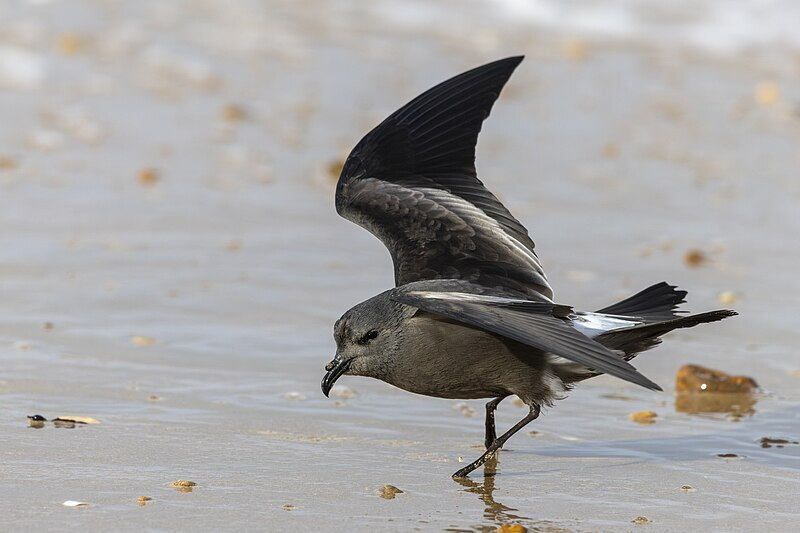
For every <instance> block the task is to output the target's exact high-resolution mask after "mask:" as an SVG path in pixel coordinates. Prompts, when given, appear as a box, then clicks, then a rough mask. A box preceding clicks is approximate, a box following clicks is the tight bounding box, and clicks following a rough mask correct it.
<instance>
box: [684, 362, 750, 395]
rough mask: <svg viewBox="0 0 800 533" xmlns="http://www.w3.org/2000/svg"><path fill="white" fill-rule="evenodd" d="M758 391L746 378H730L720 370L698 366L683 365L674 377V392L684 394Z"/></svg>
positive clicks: (748, 378)
mask: <svg viewBox="0 0 800 533" xmlns="http://www.w3.org/2000/svg"><path fill="white" fill-rule="evenodd" d="M757 389H758V384H757V383H756V381H755V380H754V379H753V378H751V377H748V376H731V375H729V374H726V373H725V372H722V371H721V370H714V369H712V368H707V367H704V366H700V365H683V366H682V367H681V368H680V369H679V370H678V373H677V375H676V376H675V390H676V391H677V392H679V393H680V392H686V393H693V394H698V393H708V392H727V393H739V394H741V393H751V392H755V391H756V390H757Z"/></svg>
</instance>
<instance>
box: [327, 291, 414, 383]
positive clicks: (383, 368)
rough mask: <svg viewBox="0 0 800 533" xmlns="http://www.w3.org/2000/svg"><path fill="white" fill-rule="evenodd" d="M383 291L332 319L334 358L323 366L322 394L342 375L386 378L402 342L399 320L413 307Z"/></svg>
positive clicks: (408, 315)
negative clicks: (334, 346)
mask: <svg viewBox="0 0 800 533" xmlns="http://www.w3.org/2000/svg"><path fill="white" fill-rule="evenodd" d="M389 292H390V291H386V292H384V293H381V294H379V295H377V296H374V297H372V298H370V299H369V300H366V301H364V302H361V303H360V304H358V305H356V306H355V307H353V308H352V309H350V310H349V311H347V312H346V313H345V314H344V315H342V317H341V318H340V319H339V320H337V321H336V324H335V325H334V327H333V337H334V339H335V340H336V357H334V359H333V361H331V362H330V363H328V364H327V365H326V366H325V370H327V373H326V374H325V377H323V378H322V392H323V394H325V396H327V395H328V393H329V392H330V390H331V387H333V384H334V383H335V382H336V380H337V379H339V378H340V377H341V376H343V375H351V376H368V377H373V378H378V379H383V378H385V377H386V375H387V374H388V372H389V371H390V369H391V367H392V363H393V361H394V360H395V359H396V356H397V353H398V351H399V350H400V345H401V344H402V342H403V338H404V332H403V323H404V322H405V320H406V319H408V318H410V317H411V316H413V315H414V313H415V312H416V309H415V308H413V307H409V306H407V305H403V304H400V303H397V302H394V301H392V300H391V299H390V298H389Z"/></svg>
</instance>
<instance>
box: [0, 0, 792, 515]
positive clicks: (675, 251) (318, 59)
mask: <svg viewBox="0 0 800 533" xmlns="http://www.w3.org/2000/svg"><path fill="white" fill-rule="evenodd" d="M224 5H225V6H226V7H222V6H223V4H217V3H213V2H208V3H206V2H195V3H189V2H186V3H174V4H170V5H169V6H168V7H165V6H163V5H159V3H155V2H153V3H151V2H137V3H135V5H128V4H106V3H95V2H88V1H87V2H79V3H78V2H70V3H67V2H51V3H45V4H42V3H40V2H6V3H5V4H3V5H2V6H0V9H2V11H3V12H4V13H6V14H8V13H10V12H12V11H13V12H14V14H15V16H14V17H11V18H9V17H5V16H4V17H2V20H3V22H2V23H0V24H2V29H3V30H4V31H3V32H2V35H3V37H2V39H4V40H3V41H2V43H0V44H2V46H6V47H11V48H14V49H15V50H17V51H19V50H23V51H25V52H27V53H29V54H32V57H33V58H34V59H33V60H32V63H30V64H29V63H25V62H24V61H23V63H22V64H23V65H27V67H24V68H23V70H22V71H20V70H19V68H22V67H19V64H18V63H17V64H16V65H17V67H14V68H16V69H17V70H14V69H12V71H5V72H6V73H5V76H6V78H5V81H3V82H2V85H3V87H4V89H3V90H0V109H2V110H3V116H4V117H5V118H6V119H5V120H4V121H3V122H2V123H1V124H0V158H5V161H10V163H6V164H5V165H0V167H4V168H0V294H2V295H3V298H2V299H1V300H0V354H1V356H2V360H3V365H2V369H1V370H0V398H2V402H0V426H2V427H0V432H2V434H3V435H4V437H5V438H4V446H3V447H2V452H1V453H2V468H1V469H0V495H2V502H3V503H2V504H0V509H2V510H3V512H2V514H0V526H1V527H2V529H3V530H23V529H31V528H36V529H58V530H73V529H74V530H79V529H80V530H84V529H87V528H88V529H92V530H103V529H110V528H112V527H113V528H115V529H121V530H141V529H145V528H146V529H152V530H172V529H186V528H193V529H201V530H234V529H236V530H249V529H253V530H263V529H270V530H272V529H279V528H290V527H294V528H304V529H306V528H307V529H319V530H343V529H356V530H362V529H367V528H374V529H378V528H380V529H382V530H397V531H407V530H409V529H414V528H418V529H420V530H425V531H428V530H432V531H437V530H452V531H483V530H487V531H491V530H494V529H495V528H496V527H497V525H498V524H500V523H505V522H520V523H523V524H525V525H527V526H528V527H529V528H530V529H531V530H542V531H559V530H574V531H585V530H590V531H596V530H618V529H633V528H635V527H637V526H634V525H633V524H632V523H631V520H633V519H634V518H635V517H637V516H645V517H647V518H648V519H649V520H651V521H652V524H650V526H648V527H650V528H655V529H663V530H676V529H689V528H691V529H702V530H710V531H724V530H731V529H761V530H765V529H768V530H781V529H787V528H789V527H791V525H793V524H794V523H796V521H797V519H798V517H800V516H799V515H800V512H798V509H800V506H799V505H798V504H800V496H798V494H800V491H798V489H799V488H800V487H799V485H800V446H795V445H786V446H785V447H783V448H777V447H771V448H762V447H761V445H760V439H761V438H762V437H773V438H786V439H788V440H790V441H797V440H800V393H799V392H798V390H800V387H798V385H800V375H798V374H799V373H798V370H800V355H799V354H798V353H797V351H796V340H797V338H798V337H797V332H796V316H797V312H798V311H799V310H800V301H799V300H798V294H800V291H798V289H800V282H798V278H797V277H796V276H795V275H794V271H795V270H796V265H797V264H798V259H800V252H798V249H797V247H796V246H795V245H794V242H795V240H796V234H797V232H798V230H800V215H799V214H798V210H797V207H796V206H797V203H798V200H800V180H798V176H797V169H798V168H800V158H798V155H797V154H798V150H797V146H798V141H800V118H798V113H797V109H798V107H797V106H798V102H800V87H798V81H797V72H796V70H792V68H787V69H784V68H783V67H782V65H784V63H780V62H778V63H776V62H775V61H772V60H771V59H774V58H769V54H766V53H765V54H764V56H766V57H767V59H763V57H762V56H760V55H758V54H756V55H747V56H743V55H742V56H740V55H726V56H724V57H721V56H713V55H705V53H701V51H698V50H696V49H695V50H692V49H688V50H687V49H678V48H670V47H666V46H664V45H663V44H662V43H660V41H659V40H658V39H656V40H654V41H653V42H649V41H647V40H646V39H644V40H643V38H642V37H641V36H639V37H637V38H636V39H633V40H632V41H624V42H621V41H616V42H609V41H601V40H597V38H595V37H591V38H589V37H582V36H581V35H580V34H559V33H553V31H552V29H551V30H550V31H549V32H547V33H544V32H542V33H540V32H539V31H538V27H537V26H535V25H534V26H529V25H526V23H525V22H524V21H521V20H520V21H516V23H515V24H513V25H509V26H506V25H505V24H506V22H504V21H505V20H506V19H505V18H503V17H501V16H499V15H498V18H496V19H494V18H491V17H490V16H488V15H487V14H486V13H487V9H486V7H485V5H484V4H481V3H477V2H476V3H474V4H470V6H471V7H470V8H469V9H466V8H465V9H463V10H459V11H458V15H457V17H456V19H457V21H459V22H463V23H464V24H465V27H469V28H470V32H471V33H470V35H473V36H474V37H475V38H474V39H469V40H464V39H463V38H462V39H456V38H455V37H454V36H455V35H456V34H457V32H456V31H455V30H454V29H453V28H452V27H450V26H448V27H446V28H439V29H437V28H435V27H434V25H429V24H426V25H423V26H424V28H423V29H422V31H418V32H416V33H414V35H415V36H414V38H413V39H412V38H410V35H411V34H410V33H409V32H410V31H411V30H410V29H409V26H410V25H411V26H413V21H414V20H415V18H414V17H418V16H422V15H420V14H419V12H418V11H414V12H409V13H410V14H408V13H406V14H407V15H408V19H403V20H400V19H399V18H398V17H399V14H398V12H396V11H392V10H393V9H396V8H397V6H396V5H395V4H391V3H382V4H378V6H379V8H376V9H371V10H369V11H366V12H361V11H359V10H358V9H357V7H356V6H355V4H350V3H337V4H327V3H323V2H307V3H303V5H302V6H300V7H293V8H288V7H281V8H278V7H276V5H277V4H275V5H271V7H262V6H263V5H264V4H263V3H260V2H241V3H237V4H233V5H229V4H227V3H226V4H224ZM446 6H447V4H445V7H442V8H440V9H444V10H446V9H447V7H446ZM451 7H452V6H451ZM445 12H446V11H445ZM423 15H424V16H425V17H428V18H425V20H429V17H430V16H435V17H441V16H443V12H442V11H435V12H434V13H433V14H432V15H431V13H428V14H424V13H423ZM576 43H577V44H576ZM576 47H577V48H576ZM520 52H522V53H526V54H527V56H528V58H527V60H526V61H525V62H524V63H523V64H522V66H521V67H520V69H519V70H518V72H517V73H516V74H515V75H514V77H513V78H512V80H511V82H510V84H509V86H508V89H507V91H506V92H505V93H504V95H503V98H501V101H500V102H499V103H498V105H497V106H496V108H495V111H494V112H493V115H492V118H491V119H490V120H489V121H488V122H487V123H486V124H485V127H484V130H483V133H482V136H481V144H480V148H479V151H478V169H479V172H480V174H481V176H482V177H483V179H484V181H485V182H486V183H487V185H488V186H489V187H490V188H491V189H492V190H493V191H495V192H496V193H497V194H498V195H499V196H500V197H501V198H502V199H503V200H504V201H505V202H506V203H507V205H508V206H509V208H510V209H511V211H512V212H513V213H515V214H516V215H517V217H518V218H520V220H521V221H522V222H523V223H524V224H526V226H527V227H528V228H529V230H530V232H531V235H532V236H533V238H534V240H535V241H536V243H537V252H538V253H539V255H540V257H541V259H542V261H543V263H544V266H545V268H546V269H547V272H548V275H549V278H550V281H551V283H552V285H553V286H554V287H555V289H556V297H557V299H558V300H559V301H561V302H564V303H568V304H571V305H575V306H576V307H580V308H586V309H594V308H599V307H602V306H604V305H606V304H608V303H610V302H611V301H613V300H614V299H617V298H620V297H624V296H626V295H628V294H631V293H632V292H635V291H637V290H639V289H640V288H643V287H645V286H647V285H649V284H651V283H654V282H657V281H661V280H662V279H664V280H667V281H669V282H671V283H675V284H677V285H679V286H681V287H682V288H684V289H687V290H689V297H688V300H689V304H688V308H690V309H692V310H697V311H699V310H706V309H711V308H717V307H723V304H722V303H720V301H719V298H720V293H722V292H723V291H730V292H732V293H733V294H734V298H735V302H734V303H733V304H726V305H725V306H731V307H733V308H735V309H737V310H738V311H739V312H740V313H741V315H740V316H739V317H737V318H735V319H731V320H727V321H725V322H723V323H719V324H712V325H708V326H705V327H702V328H697V329H693V330H690V331H683V332H677V333H674V334H672V335H670V336H669V337H668V338H667V342H665V343H664V345H663V346H661V347H659V348H657V349H656V350H654V351H653V352H650V353H647V354H645V355H643V356H641V357H640V358H638V359H637V360H636V365H637V367H638V368H639V369H640V370H642V371H643V372H644V373H645V374H646V375H647V376H648V377H650V378H652V379H653V380H655V381H656V382H658V383H659V384H661V385H662V386H663V387H664V389H665V392H664V393H660V394H657V393H651V392H648V391H645V390H639V389H637V388H635V387H634V386H632V385H629V384H627V383H623V382H620V381H618V380H614V379H611V378H605V377H602V378H597V379H594V380H592V381H590V382H588V383H585V384H582V385H581V386H580V387H579V388H578V389H576V390H575V391H573V392H572V393H571V394H570V398H568V399H567V400H565V401H562V402H558V403H557V405H556V406H555V407H554V408H553V409H551V410H548V411H547V412H546V413H545V414H544V415H543V416H542V417H540V419H539V420H537V421H536V422H535V423H533V424H531V426H529V427H528V428H526V430H525V431H523V432H521V433H520V434H519V435H517V436H516V437H514V438H513V439H512V440H511V441H510V442H509V443H508V445H507V449H505V450H504V451H503V452H501V453H500V456H499V460H498V461H497V465H495V467H494V471H495V472H496V475H493V476H492V475H489V476H486V477H484V474H483V472H480V471H479V472H476V473H475V474H474V475H473V477H472V479H471V481H469V482H464V483H462V484H458V483H456V482H454V481H452V480H451V479H450V474H451V473H452V472H453V471H455V470H456V469H457V468H458V467H459V462H458V458H459V457H463V459H464V460H471V459H472V458H474V457H476V456H477V455H479V454H480V453H481V448H480V444H481V442H482V436H483V435H482V427H483V420H482V409H483V406H482V404H481V403H480V402H467V404H468V406H469V407H471V408H472V409H473V410H474V411H475V414H474V416H464V414H462V413H463V412H467V413H469V411H468V410H466V409H462V408H460V407H459V406H458V405H457V404H458V402H449V401H443V400H436V399H430V398H424V397H419V396H414V395H410V394H407V393H405V392H403V391H399V390H396V389H393V388H390V387H388V386H386V385H384V384H382V383H379V382H374V381H369V380H365V379H359V378H343V379H342V380H341V382H340V383H341V384H342V385H345V386H347V387H350V388H352V389H353V390H355V391H356V392H357V395H356V396H354V397H352V398H348V399H336V398H332V399H326V398H324V397H323V396H322V394H321V393H320V391H319V381H320V379H321V377H322V374H323V372H324V370H323V367H324V365H325V363H326V362H327V361H329V360H330V358H331V356H332V354H333V350H334V345H333V340H332V338H331V328H332V324H333V321H334V320H335V319H336V318H338V316H339V315H340V314H341V313H342V312H344V311H345V310H346V309H347V308H348V307H350V306H351V305H353V304H355V303H357V302H359V301H361V300H363V299H365V298H367V297H369V296H371V295H373V294H375V293H377V292H379V291H381V290H383V289H385V288H387V287H388V286H389V285H390V284H391V283H392V274H391V265H390V260H389V257H388V254H387V253H386V251H385V250H384V249H383V247H382V246H381V245H380V243H379V242H378V241H377V240H375V239H374V238H373V237H371V236H370V235H369V234H367V233H366V232H364V231H363V230H361V229H360V228H358V227H356V226H354V225H352V224H350V223H348V222H347V221H344V220H341V219H339V218H338V217H337V216H336V214H335V211H334V208H333V186H334V180H335V176H331V175H330V172H329V170H328V168H329V167H330V166H332V165H333V166H335V164H336V162H337V161H338V160H339V159H340V158H341V157H342V156H343V155H345V154H346V152H347V150H349V148H350V147H351V146H352V145H353V144H354V142H355V141H357V140H358V138H360V136H361V135H362V134H363V133H364V132H365V131H366V130H367V129H368V128H370V127H371V126H372V125H374V124H375V122H376V121H378V120H380V119H381V118H383V116H385V115H386V114H387V113H389V112H391V111H392V110H393V109H395V108H396V107H398V106H399V105H400V104H401V103H403V102H405V101H407V100H408V99H410V98H411V97H413V96H414V95H416V94H417V93H419V92H420V91H421V90H424V89H425V88H427V87H429V86H430V85H432V84H433V83H436V82H438V81H440V80H442V79H443V78H445V77H447V76H449V75H451V74H455V73H457V72H459V71H461V70H463V69H465V68H468V67H470V66H474V65H477V64H479V63H481V62H484V61H486V60H489V59H494V58H497V57H502V56H504V55H509V54H512V53H520ZM578 52H579V53H578ZM3 53H5V52H3V50H2V49H0V55H2V54H3ZM12 55H13V54H12ZM15 57H18V54H17V56H15ZM28 59H29V60H30V59H31V57H28ZM0 64H2V61H0ZM3 68H6V67H3ZM25 68H26V69H27V70H25ZM0 71H2V69H0ZM9 72H11V73H10V74H9ZM37 73H38V74H37ZM15 76H16V77H15ZM9 80H10V81H9ZM37 80H38V81H37ZM12 82H13V83H12ZM765 83H772V84H774V86H775V87H777V88H778V89H779V91H778V95H777V96H776V97H775V98H774V99H770V98H764V93H763V92H762V93H759V90H760V89H759V87H762V90H763V84H765ZM767 93H768V94H767V96H769V91H767ZM759 94H761V97H759V96H758V95H759ZM754 95H755V96H754ZM231 104H233V105H236V106H239V107H241V109H242V110H243V113H244V117H243V119H242V120H233V121H232V120H230V117H231V113H230V111H228V112H225V111H224V108H225V106H228V105H231ZM233 114H234V115H235V113H233ZM225 116H227V117H228V118H227V119H226V118H225ZM0 161H2V159H0ZM147 168H155V169H157V171H158V176H159V179H158V180H157V181H156V182H155V183H154V184H149V185H148V184H147V183H141V182H140V181H138V180H137V174H138V173H139V172H140V171H141V170H143V169H147ZM691 249H699V250H701V251H703V253H704V254H705V256H707V258H708V261H706V262H705V263H703V264H702V265H700V266H699V267H697V268H691V267H689V266H687V264H686V263H685V262H684V254H685V253H686V252H687V251H689V250H691ZM46 322H49V323H51V324H52V327H50V328H45V327H44V324H45V323H46ZM137 336H139V337H146V338H147V339H152V341H148V340H147V339H139V340H138V344H137V343H136V342H134V338H135V337H137ZM142 344H143V345H142ZM685 363H697V364H702V365H705V366H708V367H712V368H718V369H722V370H725V371H728V372H730V373H735V374H745V375H749V376H752V377H753V378H754V379H756V381H757V382H758V383H759V385H761V387H762V389H763V393H762V394H761V395H760V396H759V398H758V401H757V403H756V404H755V406H754V409H755V413H754V414H753V415H752V416H749V417H745V418H743V419H741V420H740V421H738V422H732V421H730V420H728V419H726V417H725V416H724V415H705V416H697V415H689V414H685V413H681V412H677V411H676V409H675V405H674V403H675V402H674V397H673V392H674V391H673V389H672V388H673V381H674V376H675V373H676V372H677V370H678V368H679V367H680V366H681V365H683V364H685ZM454 407H455V408H454ZM645 410H652V411H655V412H656V413H657V415H658V417H657V419H656V423H655V424H652V425H639V424H635V423H633V422H631V421H630V420H629V419H628V415H629V414H630V413H633V412H638V411H645ZM32 414H42V415H45V416H46V417H48V418H54V417H56V416H62V415H74V416H90V417H93V418H96V419H98V420H100V421H101V424H100V425H92V426H86V427H78V428H75V429H55V428H54V427H53V426H52V425H50V424H48V425H47V426H46V427H45V428H42V429H32V428H29V427H27V421H26V419H25V416H26V415H32ZM523 414H524V410H523V409H522V408H521V407H518V406H515V405H514V404H513V403H512V402H511V401H506V402H504V403H503V404H502V405H501V407H500V410H499V412H498V426H499V428H503V427H508V426H510V425H511V424H513V423H514V422H516V420H517V419H519V418H521V417H522V416H523ZM528 430H530V431H536V432H538V433H537V434H535V435H533V436H531V435H528V434H527V432H528ZM718 454H736V455H737V456H738V457H737V458H721V457H718ZM490 472H491V470H490ZM178 479H186V480H192V481H194V482H196V483H197V484H198V485H197V487H196V488H195V489H194V490H193V491H192V492H186V493H183V492H178V491H176V490H174V489H173V488H172V487H170V483H171V482H173V481H175V480H178ZM385 484H392V485H395V486H397V487H399V488H400V489H402V490H403V491H404V493H403V494H399V495H398V496H397V497H396V498H395V499H393V500H384V499H382V498H380V497H379V496H378V491H379V489H380V488H381V487H383V486H384V485H385ZM684 485H688V486H691V487H692V488H693V489H696V490H694V491H684V490H681V487H682V486H684ZM142 495H147V496H150V497H152V498H153V500H152V501H151V502H149V503H148V504H146V505H144V506H140V505H138V503H137V502H136V498H138V497H139V496H142ZM65 500H79V501H86V502H89V503H90V505H89V506H88V507H85V508H74V509H70V508H66V507H63V506H62V502H64V501H65ZM284 505H293V506H295V507H294V508H293V509H292V510H284V509H283V506H284Z"/></svg>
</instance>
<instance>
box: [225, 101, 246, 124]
mask: <svg viewBox="0 0 800 533" xmlns="http://www.w3.org/2000/svg"><path fill="white" fill-rule="evenodd" d="M219 116H220V118H221V119H222V120H224V121H225V122H240V121H242V120H244V119H245V118H247V112H245V110H244V108H243V107H242V106H239V105H236V104H228V105H226V106H223V107H222V109H220V111H219Z"/></svg>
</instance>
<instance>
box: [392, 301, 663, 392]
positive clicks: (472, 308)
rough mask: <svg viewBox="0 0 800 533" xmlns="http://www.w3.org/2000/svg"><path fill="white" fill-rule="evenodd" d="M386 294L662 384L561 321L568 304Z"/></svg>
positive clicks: (591, 365) (639, 381) (594, 366)
mask: <svg viewBox="0 0 800 533" xmlns="http://www.w3.org/2000/svg"><path fill="white" fill-rule="evenodd" d="M391 298H392V299H393V300H395V301H397V302H400V303H403V304H406V305H410V306H412V307H417V308H419V309H422V310H423V311H427V312H429V313H434V314H437V315H441V316H445V317H448V318H451V319H453V320H457V321H459V322H463V323H464V324H469V325H470V326H473V327H476V328H480V329H483V330H486V331H490V332H492V333H496V334H498V335H502V336H503V337H508V338H509V339H513V340H515V341H517V342H521V343H523V344H527V345H528V346H532V347H534V348H538V349H539V350H542V351H544V352H547V353H551V354H553V355H558V356H561V357H563V358H564V359H569V360H570V361H574V362H576V363H579V364H581V365H583V366H585V367H586V368H588V369H591V370H594V371H597V372H602V373H604V374H609V375H612V376H616V377H618V378H620V379H624V380H625V381H630V382H631V383H635V384H636V385H641V386H642V387H646V388H648V389H653V390H661V387H659V386H658V385H656V384H655V383H653V382H652V381H650V380H649V379H647V378H646V377H645V376H644V375H642V374H641V373H640V372H638V371H637V370H636V368H634V367H633V365H631V364H630V363H628V362H626V361H625V360H623V359H622V356H621V355H617V354H615V353H614V352H613V351H611V350H609V349H608V348H606V347H605V346H603V345H602V344H600V343H598V342H596V341H594V340H592V339H590V338H589V337H587V336H586V335H584V334H583V333H581V332H580V331H578V330H576V329H575V328H573V327H572V326H571V325H570V324H569V322H567V321H566V320H564V318H565V317H567V316H568V315H569V314H570V311H571V308H570V307H568V306H564V305H557V304H553V303H550V302H531V301H526V300H518V299H513V298H504V297H498V296H486V295H481V294H472V293H465V292H438V291H424V290H414V289H412V290H408V289H403V288H400V289H395V291H394V292H393V293H392V296H391Z"/></svg>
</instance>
